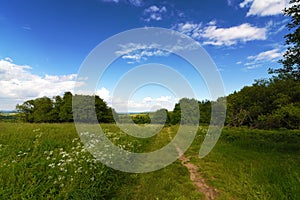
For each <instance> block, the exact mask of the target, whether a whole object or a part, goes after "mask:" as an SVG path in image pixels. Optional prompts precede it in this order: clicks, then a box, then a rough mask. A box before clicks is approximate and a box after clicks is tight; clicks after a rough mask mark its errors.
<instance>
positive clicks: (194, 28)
mask: <svg viewBox="0 0 300 200" xmlns="http://www.w3.org/2000/svg"><path fill="white" fill-rule="evenodd" d="M173 29H175V30H177V31H179V32H181V33H183V34H186V35H188V36H190V37H192V38H194V39H196V40H199V39H203V40H204V41H203V44H204V45H205V44H209V45H215V46H231V45H235V44H237V43H240V42H248V41H253V40H266V39H267V28H259V27H255V26H252V25H251V24H248V23H244V24H241V25H239V26H233V27H229V28H219V27H217V25H216V21H211V22H210V23H208V24H207V25H206V26H203V25H202V24H201V23H200V24H195V23H191V22H187V23H180V24H177V25H176V26H175V27H173Z"/></svg>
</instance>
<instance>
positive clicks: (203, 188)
mask: <svg viewBox="0 0 300 200" xmlns="http://www.w3.org/2000/svg"><path fill="white" fill-rule="evenodd" d="M168 133H169V138H170V139H172V135H171V129H170V128H168ZM176 149H177V152H178V154H180V155H182V156H181V157H180V158H179V160H181V163H182V164H183V165H184V166H185V167H186V168H187V169H188V170H189V172H190V179H191V181H193V183H194V184H195V185H196V187H197V190H198V191H200V192H201V193H203V194H204V196H205V199H206V200H214V199H216V197H217V196H218V195H219V193H218V192H217V190H216V189H215V188H213V187H211V186H209V185H207V183H206V181H205V179H204V178H203V177H202V176H201V174H200V173H199V172H198V167H197V166H196V165H194V164H192V163H190V162H189V161H190V159H189V158H188V157H186V156H185V155H184V154H183V152H182V150H181V149H180V148H179V147H176Z"/></svg>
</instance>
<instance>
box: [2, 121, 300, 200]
mask: <svg viewBox="0 0 300 200" xmlns="http://www.w3.org/2000/svg"><path fill="white" fill-rule="evenodd" d="M89 126H93V125H89ZM102 128H103V130H104V132H105V134H106V135H107V137H108V138H110V140H111V141H113V143H115V144H116V145H119V146H122V147H123V148H124V149H127V150H129V151H134V152H150V151H153V150H156V149H159V148H161V147H163V146H164V145H166V144H167V143H169V142H170V137H169V131H170V130H171V134H172V136H174V135H175V134H176V130H177V128H178V126H171V127H165V128H163V129H162V130H161V131H160V132H159V133H158V134H157V135H155V136H153V137H150V138H147V139H137V138H134V137H132V136H126V135H125V134H123V133H122V131H121V130H120V129H119V128H118V127H117V126H116V125H113V124H104V125H102ZM0 130H1V131H0V199H204V195H203V194H202V193H200V192H198V191H197V188H196V186H195V185H194V184H193V182H192V181H191V180H190V175H189V171H188V169H187V168H186V167H185V166H184V165H183V164H182V163H181V161H179V160H177V161H176V162H174V163H173V164H171V165H169V166H168V167H165V168H163V169H161V170H158V171H155V172H150V173H144V174H131V173H124V172H120V171H117V170H113V169H111V168H108V167H106V166H104V165H103V164H101V163H100V162H98V161H97V159H95V158H94V157H93V156H92V155H91V154H90V153H89V152H88V151H87V150H85V148H84V146H83V144H82V143H81V142H80V139H79V136H78V134H77V132H76V129H75V126H74V124H72V123H65V124H29V123H7V122H1V123H0ZM205 131H206V128H204V127H200V128H199V131H198V133H197V136H196V138H195V140H194V142H193V144H192V145H191V147H190V148H189V149H188V151H187V152H186V153H185V155H186V157H189V158H190V162H191V163H193V164H195V165H197V166H198V167H199V170H198V171H199V174H201V176H202V177H204V178H205V180H206V182H207V183H208V184H209V185H210V186H211V187H214V188H216V190H217V191H218V193H219V195H218V199H300V184H299V183H300V167H299V166H300V131H299V130H294V131H292V130H276V131H261V130H249V129H244V128H240V129H232V128H231V129H224V130H223V133H222V135H221V138H220V140H219V141H218V143H217V145H216V146H215V148H214V149H213V151H212V152H211V153H210V154H209V155H208V156H206V157H205V158H203V159H199V158H198V152H199V149H200V146H201V143H202V141H203V139H204V136H205Z"/></svg>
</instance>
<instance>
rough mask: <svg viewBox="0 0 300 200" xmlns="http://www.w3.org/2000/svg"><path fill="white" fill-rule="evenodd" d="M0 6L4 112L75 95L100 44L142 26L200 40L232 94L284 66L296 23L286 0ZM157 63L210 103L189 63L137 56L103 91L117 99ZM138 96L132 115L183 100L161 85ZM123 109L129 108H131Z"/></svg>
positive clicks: (77, 0)
mask: <svg viewBox="0 0 300 200" xmlns="http://www.w3.org/2000/svg"><path fill="white" fill-rule="evenodd" d="M0 2H1V7H0V72H1V73H0V86H1V91H0V101H1V103H0V110H10V109H14V108H15V105H16V104H17V103H22V102H23V101H24V100H27V99H32V98H36V97H41V96H49V97H52V96H54V95H62V94H63V92H65V91H69V90H70V91H73V87H74V83H75V81H76V75H77V73H78V70H79V68H80V66H81V64H82V62H83V61H84V59H85V58H86V56H87V55H88V54H89V53H90V52H91V51H92V50H93V49H94V48H95V47H96V46H97V45H98V44H99V43H101V42H103V41H104V40H106V39H108V38H109V37H111V36H114V35H115V34H118V33H120V32H123V31H126V30H130V29H133V28H141V27H162V28H167V29H172V30H175V31H179V32H180V33H183V34H185V35H188V36H190V37H192V38H193V39H194V40H196V41H197V42H199V43H200V44H201V45H202V47H203V48H204V49H205V50H206V51H207V52H208V53H209V55H210V56H211V57H212V59H213V60H214V62H215V63H216V65H217V67H218V70H219V72H220V74H221V77H222V79H223V82H224V87H225V93H226V94H230V93H232V92H233V91H235V90H240V89H241V88H242V87H244V86H245V85H251V84H252V83H253V81H254V80H255V79H260V78H267V77H269V75H268V73H267V70H268V68H270V67H273V68H276V67H279V66H280V65H279V64H278V63H277V62H276V61H277V60H278V59H280V58H281V56H282V53H283V52H284V51H285V46H284V38H283V37H284V35H285V34H286V33H287V29H286V28H285V24H286V23H287V22H288V20H289V19H288V18H287V17H284V16H283V15H282V12H281V10H282V9H283V8H284V7H285V6H286V5H287V1H286V0H187V1H180V0H177V1H152V0H147V1H146V0H87V1H85V0H51V1H50V0H43V1H39V0H28V1H21V0H10V1H4V0H0ZM133 42H134V41H133ZM175 60H176V59H175ZM150 62H155V63H162V64H165V65H170V66H172V67H173V68H174V69H175V70H177V71H178V72H180V73H182V74H185V76H186V77H187V79H190V80H191V85H192V87H193V89H194V90H195V91H196V93H197V94H196V95H197V98H198V99H200V100H203V99H209V95H208V92H205V89H203V90H202V89H201V88H202V87H205V85H204V83H203V81H202V80H201V78H200V79H199V80H197V78H196V77H193V70H192V68H191V67H187V66H186V63H184V62H183V61H178V62H177V61H176V62H175V61H174V58H173V57H169V59H167V58H165V57H164V56H157V55H154V56H153V55H149V54H147V55H146V58H142V59H141V58H138V57H137V54H132V53H131V54H130V53H129V54H127V55H125V56H124V55H123V56H122V55H120V58H119V60H117V61H116V62H115V63H114V64H112V66H111V70H110V73H109V71H108V73H107V74H106V76H105V77H103V80H102V81H101V83H100V84H99V88H98V90H97V91H96V93H97V94H99V95H100V96H101V97H102V98H104V99H105V100H106V101H107V102H111V101H112V99H113V98H114V97H113V91H112V90H113V89H114V85H115V84H116V82H117V81H118V78H120V77H121V76H122V74H124V73H126V70H127V71H128V70H130V69H132V68H134V67H136V66H138V65H141V64H146V63H150ZM145 76H146V75H145ZM189 76H190V77H189ZM197 91H199V92H197ZM200 91H201V92H200ZM132 95H133V96H132V98H131V99H130V100H129V101H128V100H127V101H125V100H124V99H123V100H122V99H121V100H119V103H120V104H127V103H128V104H127V106H128V109H129V111H144V110H153V109H156V108H158V107H167V108H168V109H172V107H173V106H174V103H175V102H176V101H177V100H178V98H180V97H179V96H176V94H173V93H172V91H170V90H168V88H163V87H159V86H158V85H148V86H145V87H141V88H140V89H139V90H137V91H136V93H133V94H132ZM125 107H126V106H125ZM117 110H118V109H117ZM118 111H124V105H123V106H120V108H119V110H118Z"/></svg>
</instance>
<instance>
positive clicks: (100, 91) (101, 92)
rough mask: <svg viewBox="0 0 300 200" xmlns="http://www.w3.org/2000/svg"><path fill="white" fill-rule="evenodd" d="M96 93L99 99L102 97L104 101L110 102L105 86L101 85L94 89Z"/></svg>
mask: <svg viewBox="0 0 300 200" xmlns="http://www.w3.org/2000/svg"><path fill="white" fill-rule="evenodd" d="M96 95H98V96H99V97H100V98H101V99H103V100H104V101H105V102H106V103H108V104H111V96H110V92H109V90H108V89H106V88H105V87H101V89H98V90H97V91H96Z"/></svg>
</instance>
